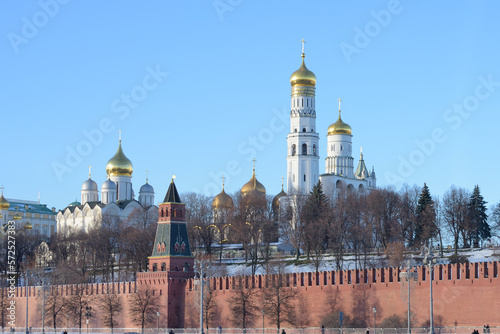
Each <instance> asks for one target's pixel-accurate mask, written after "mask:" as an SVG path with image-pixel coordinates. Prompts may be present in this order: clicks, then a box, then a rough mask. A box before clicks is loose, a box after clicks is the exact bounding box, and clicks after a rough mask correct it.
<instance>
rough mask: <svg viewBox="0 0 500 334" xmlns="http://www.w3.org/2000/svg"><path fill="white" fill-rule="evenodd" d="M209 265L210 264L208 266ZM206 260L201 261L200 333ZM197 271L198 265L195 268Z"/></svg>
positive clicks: (201, 329)
mask: <svg viewBox="0 0 500 334" xmlns="http://www.w3.org/2000/svg"><path fill="white" fill-rule="evenodd" d="M207 267H208V266H207ZM205 268H206V267H205V261H203V260H201V261H200V267H199V269H200V334H203V280H204V278H203V275H204V274H203V270H204V269H205ZM193 269H194V270H195V271H196V266H194V268H193Z"/></svg>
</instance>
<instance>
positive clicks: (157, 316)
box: [156, 310, 160, 334]
mask: <svg viewBox="0 0 500 334" xmlns="http://www.w3.org/2000/svg"><path fill="white" fill-rule="evenodd" d="M156 330H157V333H158V334H160V311H158V310H157V311H156Z"/></svg>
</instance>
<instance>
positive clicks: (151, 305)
mask: <svg viewBox="0 0 500 334" xmlns="http://www.w3.org/2000/svg"><path fill="white" fill-rule="evenodd" d="M159 301H160V295H156V294H155V290H154V289H151V288H150V287H149V286H146V287H141V288H139V289H138V290H137V292H136V293H135V294H134V295H132V298H131V301H130V308H129V314H130V317H131V319H132V321H133V322H134V323H135V324H136V325H137V326H140V327H141V333H144V327H145V326H146V325H150V324H151V323H153V322H154V320H155V319H156V312H155V311H157V310H158V307H159Z"/></svg>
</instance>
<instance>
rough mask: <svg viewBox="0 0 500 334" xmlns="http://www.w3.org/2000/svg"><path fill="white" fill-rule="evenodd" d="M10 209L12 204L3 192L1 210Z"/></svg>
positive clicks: (0, 201)
mask: <svg viewBox="0 0 500 334" xmlns="http://www.w3.org/2000/svg"><path fill="white" fill-rule="evenodd" d="M9 208H10V203H9V201H7V200H6V199H5V197H3V191H2V194H1V195H0V210H8V209H9Z"/></svg>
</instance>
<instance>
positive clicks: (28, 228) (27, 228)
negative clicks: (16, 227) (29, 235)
mask: <svg viewBox="0 0 500 334" xmlns="http://www.w3.org/2000/svg"><path fill="white" fill-rule="evenodd" d="M32 228H33V225H31V223H30V222H29V220H28V221H27V222H26V224H24V229H25V230H31V229H32Z"/></svg>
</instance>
